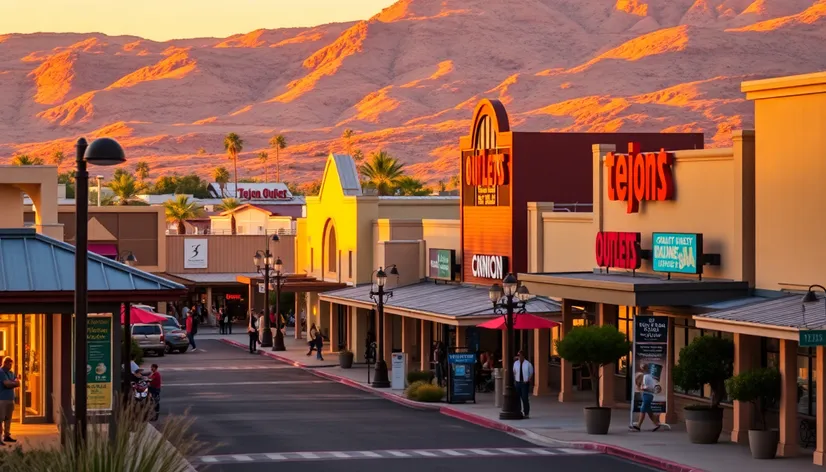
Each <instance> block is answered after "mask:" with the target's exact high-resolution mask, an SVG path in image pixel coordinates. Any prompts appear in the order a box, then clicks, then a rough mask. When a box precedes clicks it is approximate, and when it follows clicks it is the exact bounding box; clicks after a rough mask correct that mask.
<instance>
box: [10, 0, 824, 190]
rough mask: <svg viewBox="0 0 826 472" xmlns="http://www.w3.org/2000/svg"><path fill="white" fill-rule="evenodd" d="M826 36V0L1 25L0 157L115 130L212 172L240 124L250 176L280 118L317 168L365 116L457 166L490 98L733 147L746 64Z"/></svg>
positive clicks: (435, 173)
mask: <svg viewBox="0 0 826 472" xmlns="http://www.w3.org/2000/svg"><path fill="white" fill-rule="evenodd" d="M824 39H826V0H495V1H494V0H401V1H399V2H397V3H395V4H393V5H392V6H390V7H388V8H386V9H384V10H382V11H381V12H379V13H378V14H376V15H375V16H373V17H372V18H370V19H368V20H365V21H358V22H350V23H335V24H326V25H320V26H316V27H310V28H281V29H265V30H257V31H253V32H250V33H246V34H238V35H235V36H231V37H228V38H196V39H180V40H171V41H166V42H156V41H150V40H146V39H142V38H139V37H132V36H107V35H103V34H95V33H90V34H69V33H38V34H28V35H22V34H7V35H0V162H6V161H8V159H10V158H11V157H12V156H13V155H14V154H19V153H25V154H29V155H33V156H42V157H48V156H49V155H51V154H52V153H53V152H54V151H56V150H62V151H64V152H65V153H66V155H67V156H71V155H72V145H73V143H74V141H75V140H76V139H77V138H78V137H79V136H86V137H87V138H94V137H99V136H110V137H113V138H115V139H117V140H118V141H119V142H120V143H121V144H122V145H123V146H124V148H125V149H126V152H127V157H128V159H129V160H130V162H132V163H134V162H136V161H137V160H146V161H147V162H149V164H150V167H151V176H153V177H156V176H160V175H167V174H172V173H176V172H177V173H187V172H191V171H196V172H198V173H200V174H201V175H203V176H207V175H208V174H209V172H210V170H211V169H212V168H214V167H216V166H219V165H224V166H227V167H229V168H231V166H230V165H229V164H230V163H229V162H227V160H226V155H225V153H224V149H223V137H224V136H225V135H226V134H227V133H229V132H235V133H237V134H239V135H240V136H241V137H242V138H243V140H244V143H245V144H244V149H243V152H242V154H241V155H240V159H239V174H240V176H241V177H258V176H261V175H263V164H262V163H261V162H259V160H258V159H257V155H258V153H259V152H260V151H268V141H269V139H270V138H271V137H272V136H273V135H275V134H283V135H284V136H286V137H287V140H288V144H289V145H288V147H287V148H286V149H284V150H283V151H281V171H282V179H283V180H287V181H291V182H305V181H309V180H315V179H318V178H320V176H321V175H320V174H321V170H322V169H323V164H324V159H325V157H326V154H327V153H328V152H329V151H331V150H332V151H335V152H344V151H345V150H346V149H347V147H348V143H346V142H345V140H344V139H343V138H342V137H341V136H342V132H343V130H344V129H352V130H354V132H355V134H354V135H353V137H352V138H351V142H350V143H349V146H350V148H351V149H360V150H362V151H363V152H364V153H365V154H369V153H370V152H372V151H375V150H378V149H386V150H387V151H389V152H390V153H391V154H392V155H394V156H395V157H398V158H399V159H400V160H401V161H402V162H403V163H404V164H405V166H406V169H407V170H408V173H409V174H412V175H415V176H417V177H418V178H421V179H423V180H425V181H427V182H435V181H437V180H444V181H447V180H448V179H450V177H451V176H452V175H454V174H456V173H457V171H458V159H457V156H458V139H459V136H461V135H464V134H467V133H468V131H469V127H470V119H471V113H472V110H473V107H474V105H475V104H476V102H477V101H478V100H480V99H482V98H497V99H499V100H501V101H502V102H503V103H504V104H505V106H506V107H507V109H508V112H509V114H510V117H511V126H512V127H514V128H516V129H518V130H524V131H592V132H597V131H651V132H658V131H702V132H704V133H705V136H706V141H707V145H708V146H711V147H715V146H725V145H728V144H729V143H730V141H731V137H730V133H731V130H732V129H741V128H749V127H752V126H753V104H752V103H750V102H747V101H746V100H745V99H744V96H743V94H742V93H741V92H740V82H742V81H744V80H752V79H758V78H764V77H772V76H781V75H790V74H798V73H807V72H815V71H819V70H823V69H826V54H823V46H824V44H825V43H824ZM270 154H271V155H273V152H272V151H270ZM272 166H273V164H272V163H270V168H271V169H272ZM95 172H97V171H95ZM106 172H111V169H109V170H108V171H104V173H106ZM270 173H271V174H272V170H271V171H270Z"/></svg>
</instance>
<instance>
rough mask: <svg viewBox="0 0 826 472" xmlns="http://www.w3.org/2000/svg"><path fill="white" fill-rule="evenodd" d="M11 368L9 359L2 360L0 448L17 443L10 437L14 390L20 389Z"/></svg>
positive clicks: (0, 370) (12, 363) (0, 379)
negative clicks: (0, 431)
mask: <svg viewBox="0 0 826 472" xmlns="http://www.w3.org/2000/svg"><path fill="white" fill-rule="evenodd" d="M13 366H14V361H13V360H12V358H11V357H5V358H3V366H2V367H0V429H2V433H3V434H2V439H0V446H2V445H4V444H5V443H15V442H17V440H16V439H14V438H12V437H11V418H12V416H13V415H14V389H16V388H20V376H19V375H15V373H14V371H13V370H11V368H12V367H13Z"/></svg>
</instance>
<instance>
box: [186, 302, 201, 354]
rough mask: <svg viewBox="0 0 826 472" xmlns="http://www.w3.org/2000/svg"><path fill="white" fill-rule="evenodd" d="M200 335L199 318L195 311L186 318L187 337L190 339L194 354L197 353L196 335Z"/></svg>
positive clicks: (191, 311)
mask: <svg viewBox="0 0 826 472" xmlns="http://www.w3.org/2000/svg"><path fill="white" fill-rule="evenodd" d="M196 334H198V316H197V315H196V313H195V310H190V311H189V316H187V318H186V337H187V338H189V344H190V345H191V346H192V352H195V350H196V349H197V347H196V346H195V335H196Z"/></svg>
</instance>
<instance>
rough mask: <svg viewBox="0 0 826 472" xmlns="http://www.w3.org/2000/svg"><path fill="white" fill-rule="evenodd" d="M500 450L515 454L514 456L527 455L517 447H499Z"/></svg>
mask: <svg viewBox="0 0 826 472" xmlns="http://www.w3.org/2000/svg"><path fill="white" fill-rule="evenodd" d="M499 450H500V451H502V452H504V453H507V454H513V455H514V456H524V455H525V453H524V452H522V451H517V450H516V449H508V448H499Z"/></svg>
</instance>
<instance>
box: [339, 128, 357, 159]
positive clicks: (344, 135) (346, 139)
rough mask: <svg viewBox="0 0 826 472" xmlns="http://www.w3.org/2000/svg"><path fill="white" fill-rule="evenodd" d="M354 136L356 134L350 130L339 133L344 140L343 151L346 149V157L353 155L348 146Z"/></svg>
mask: <svg viewBox="0 0 826 472" xmlns="http://www.w3.org/2000/svg"><path fill="white" fill-rule="evenodd" d="M354 134H356V133H355V132H354V131H353V130H351V129H350V128H347V129H345V130H344V132H343V133H341V137H342V138H344V143H345V146H344V147H345V149H347V155H348V156H352V155H353V153H352V151H351V146H350V144H351V141H352V139H353V135H354Z"/></svg>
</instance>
